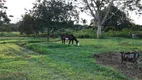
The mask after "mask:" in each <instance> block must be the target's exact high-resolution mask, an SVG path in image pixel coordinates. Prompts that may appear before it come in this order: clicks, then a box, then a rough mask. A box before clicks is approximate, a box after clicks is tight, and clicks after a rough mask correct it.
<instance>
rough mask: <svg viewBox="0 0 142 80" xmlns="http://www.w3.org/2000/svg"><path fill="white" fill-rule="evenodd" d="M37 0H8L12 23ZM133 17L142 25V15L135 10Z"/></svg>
mask: <svg viewBox="0 0 142 80" xmlns="http://www.w3.org/2000/svg"><path fill="white" fill-rule="evenodd" d="M35 1H36V0H6V3H5V5H6V6H7V7H8V10H7V14H8V15H13V16H14V17H12V18H10V19H11V20H12V21H11V23H15V22H18V21H19V20H21V18H22V17H21V15H23V14H24V13H25V8H26V9H28V10H29V9H31V8H32V6H33V5H32V3H33V2H35ZM80 17H82V18H84V19H87V20H88V21H87V22H88V24H89V23H90V19H91V17H90V16H87V15H86V14H80ZM131 18H132V19H133V20H134V22H135V23H136V24H139V25H142V15H141V16H136V15H135V14H134V12H133V13H132V14H131Z"/></svg>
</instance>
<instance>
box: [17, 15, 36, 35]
mask: <svg viewBox="0 0 142 80" xmlns="http://www.w3.org/2000/svg"><path fill="white" fill-rule="evenodd" d="M34 29H35V28H34V19H33V17H32V16H31V15H29V14H25V15H24V16H23V20H22V21H21V23H20V25H19V31H20V33H21V34H23V33H25V34H27V35H30V34H33V33H34V32H35V31H34Z"/></svg>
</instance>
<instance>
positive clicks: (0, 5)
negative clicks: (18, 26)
mask: <svg viewBox="0 0 142 80" xmlns="http://www.w3.org/2000/svg"><path fill="white" fill-rule="evenodd" d="M5 2H6V1H5V0H1V1H0V26H1V25H3V24H6V23H9V21H10V19H9V18H8V16H7V14H6V9H7V7H6V6H5V5H4V4H5Z"/></svg>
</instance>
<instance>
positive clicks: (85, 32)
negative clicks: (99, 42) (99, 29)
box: [73, 29, 96, 38]
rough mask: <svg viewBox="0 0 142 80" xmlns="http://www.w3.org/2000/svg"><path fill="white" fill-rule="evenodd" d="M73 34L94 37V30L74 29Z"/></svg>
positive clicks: (80, 36)
mask: <svg viewBox="0 0 142 80" xmlns="http://www.w3.org/2000/svg"><path fill="white" fill-rule="evenodd" d="M73 34H74V35H75V36H76V37H78V38H96V31H94V30H92V29H83V30H79V31H74V32H73Z"/></svg>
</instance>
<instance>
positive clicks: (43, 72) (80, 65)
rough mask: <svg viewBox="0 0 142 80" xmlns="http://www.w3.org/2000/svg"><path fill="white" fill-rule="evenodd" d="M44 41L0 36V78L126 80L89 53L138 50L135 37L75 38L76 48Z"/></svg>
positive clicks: (4, 79) (10, 79)
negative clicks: (78, 43) (77, 44)
mask: <svg viewBox="0 0 142 80" xmlns="http://www.w3.org/2000/svg"><path fill="white" fill-rule="evenodd" d="M31 41H32V42H31ZM38 41H41V42H38ZM44 41H45V39H40V38H37V39H34V38H1V41H0V46H1V49H0V53H1V54H0V60H1V61H0V62H1V64H0V79H1V80H21V79H28V80H47V79H50V80H51V79H54V80H56V79H61V80H67V79H71V80H80V79H81V80H103V79H105V80H129V78H128V77H126V76H125V75H123V74H121V73H120V72H119V71H118V70H116V69H114V68H111V67H106V66H102V65H99V64H96V62H95V59H93V58H92V57H91V56H92V55H93V54H99V53H102V52H109V51H114V52H119V51H133V50H138V51H139V50H141V49H142V47H141V45H139V44H141V40H139V39H126V38H111V39H101V40H99V39H79V41H80V43H81V46H79V47H78V46H68V45H65V44H61V42H59V41H57V42H56V41H53V42H50V43H46V42H44ZM4 42H5V43H4ZM100 42H101V43H100ZM15 43H16V44H18V45H16V44H15ZM123 43H126V44H125V45H122V44H123ZM19 45H21V46H24V47H21V46H19ZM25 47H26V48H28V49H26V48H25ZM29 49H30V50H29ZM31 50H32V51H31Z"/></svg>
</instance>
